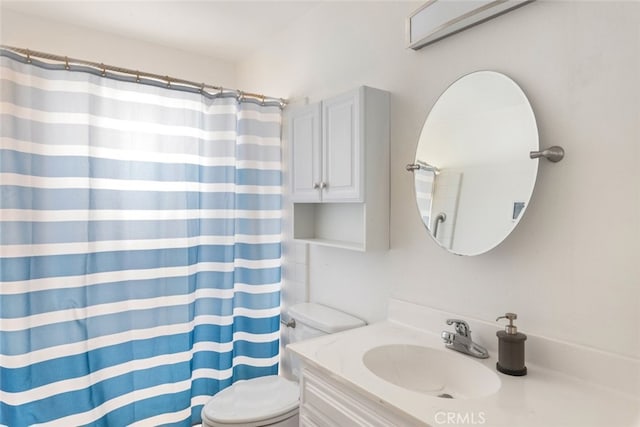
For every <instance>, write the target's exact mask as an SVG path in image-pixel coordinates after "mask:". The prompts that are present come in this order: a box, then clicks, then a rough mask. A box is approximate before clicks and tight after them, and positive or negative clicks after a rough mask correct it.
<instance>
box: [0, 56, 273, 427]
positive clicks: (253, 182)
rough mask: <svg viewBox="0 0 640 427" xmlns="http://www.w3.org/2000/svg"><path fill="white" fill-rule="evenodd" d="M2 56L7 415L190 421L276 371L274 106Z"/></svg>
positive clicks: (108, 421)
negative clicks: (231, 391)
mask: <svg viewBox="0 0 640 427" xmlns="http://www.w3.org/2000/svg"><path fill="white" fill-rule="evenodd" d="M0 54H1V55H0V61H1V63H0V78H1V79H2V80H1V99H0V103H1V104H0V106H1V109H0V118H1V122H0V125H1V129H0V138H1V139H0V141H1V143H0V191H1V193H0V197H1V198H0V243H1V246H0V269H1V270H0V279H1V283H0V424H3V425H8V426H11V427H14V426H15V427H17V426H27V425H54V426H65V427H66V426H79V425H93V426H132V425H142V426H155V425H165V424H169V425H172V424H175V425H183V426H184V425H190V424H192V423H194V422H199V420H200V410H201V409H202V405H203V404H204V403H205V402H206V400H207V399H208V398H209V397H210V396H211V395H213V394H215V393H216V392H217V391H219V390H221V389H222V388H224V387H226V386H228V385H230V384H231V383H233V382H234V381H236V380H239V379H246V378H251V377H255V376H261V375H267V374H275V373H277V362H278V330H279V311H280V310H279V305H280V250H281V243H280V242H281V234H280V221H281V195H280V191H281V168H280V119H281V112H280V108H279V107H278V106H261V105H257V104H251V103H242V104H238V103H237V101H236V99H235V98H215V97H208V96H206V95H202V94H199V93H198V92H197V91H195V93H189V92H184V91H176V90H170V89H166V88H163V87H156V86H153V85H150V84H147V85H145V84H137V83H135V82H131V81H124V78H122V79H120V80H118V79H111V78H103V77H101V76H100V75H96V74H95V73H90V72H82V71H77V72H74V71H66V70H64V69H60V67H57V66H53V65H50V64H45V63H37V61H35V60H34V61H33V64H27V63H26V61H25V60H23V59H21V58H20V57H18V56H16V55H14V54H13V53H11V52H8V51H6V50H2V51H1V52H0ZM98 74H99V73H98Z"/></svg>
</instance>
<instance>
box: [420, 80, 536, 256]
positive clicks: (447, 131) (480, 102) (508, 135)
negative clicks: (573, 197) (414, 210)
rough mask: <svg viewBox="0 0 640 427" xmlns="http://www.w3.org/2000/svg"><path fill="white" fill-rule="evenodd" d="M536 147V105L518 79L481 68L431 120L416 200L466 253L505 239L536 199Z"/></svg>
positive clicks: (445, 241)
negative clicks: (532, 104)
mask: <svg viewBox="0 0 640 427" xmlns="http://www.w3.org/2000/svg"><path fill="white" fill-rule="evenodd" d="M534 150H538V130H537V127H536V121H535V117H534V115H533V110H532V109H531V106H530V104H529V101H528V100H527V97H526V96H525V94H524V93H523V92H522V90H521V89H520V87H519V86H518V85H517V84H516V83H515V82H513V80H511V79H510V78H509V77H507V76H505V75H503V74H500V73H497V72H493V71H479V72H475V73H471V74H468V75H466V76H464V77H462V78H460V79H459V80H457V81H456V82H454V83H453V84H452V85H451V86H449V88H448V89H447V90H446V91H445V92H444V93H443V94H442V95H441V96H440V98H439V99H438V101H437V102H436V104H435V105H434V106H433V108H432V109H431V112H430V113H429V116H428V117H427V120H426V121H425V124H424V127H423V129H422V133H421V135H420V140H419V142H418V148H417V150H416V158H415V162H414V164H415V166H414V182H415V196H416V202H417V205H418V210H419V212H420V216H421V218H422V221H423V222H424V224H425V226H426V228H427V229H428V230H429V234H430V235H431V237H433V238H434V240H435V241H436V242H437V243H438V244H439V245H440V246H442V247H443V248H445V249H447V250H449V251H450V252H453V253H455V254H459V255H478V254H481V253H484V252H486V251H488V250H490V249H492V248H493V247H495V246H497V245H498V244H500V242H502V241H503V240H504V239H505V238H506V237H507V236H508V235H509V233H511V231H512V230H513V229H514V228H515V226H516V225H517V223H518V222H519V221H520V219H521V218H522V215H523V213H524V211H525V210H526V208H527V205H528V203H529V200H530V198H531V194H532V192H533V187H534V185H535V180H536V175H537V170H538V160H537V159H533V160H532V159H530V158H529V152H530V151H534Z"/></svg>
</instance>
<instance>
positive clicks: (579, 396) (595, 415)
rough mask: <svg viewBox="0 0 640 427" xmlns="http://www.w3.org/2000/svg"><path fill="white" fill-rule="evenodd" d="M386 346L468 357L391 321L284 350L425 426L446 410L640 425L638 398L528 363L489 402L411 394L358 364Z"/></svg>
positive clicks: (543, 421)
mask: <svg viewBox="0 0 640 427" xmlns="http://www.w3.org/2000/svg"><path fill="white" fill-rule="evenodd" d="M388 344H410V345H419V346H426V347H432V348H436V349H440V350H442V351H451V352H452V357H469V358H471V356H465V355H461V354H460V353H456V352H454V351H452V350H448V349H446V348H445V347H444V344H443V343H442V341H441V339H440V337H439V336H438V335H437V334H434V333H430V332H426V331H421V330H417V329H414V328H412V327H407V326H404V325H402V324H399V323H395V322H393V321H383V322H379V323H375V324H372V325H369V326H365V327H362V328H358V329H352V330H348V331H344V332H340V333H337V334H332V335H327V336H322V337H318V338H313V339H310V340H306V341H302V342H298V343H294V344H289V345H288V346H287V349H288V350H290V351H292V352H293V353H295V354H297V355H298V356H300V357H301V358H302V360H303V361H304V362H307V363H309V364H311V365H313V366H316V367H318V368H320V369H322V370H324V371H326V372H327V373H329V374H330V375H331V376H332V377H333V378H335V379H336V380H338V381H339V382H341V383H343V384H345V385H346V386H348V387H351V388H352V389H354V390H355V391H357V392H359V393H360V394H363V395H364V396H367V397H369V398H370V399H372V400H373V401H375V402H377V403H380V404H382V405H383V406H385V407H387V408H389V409H391V410H392V411H393V412H396V413H398V414H402V415H404V416H408V417H409V418H412V419H416V420H419V421H420V422H422V423H424V424H426V425H432V426H437V425H442V422H439V420H441V419H442V418H441V417H440V418H438V419H436V416H439V415H438V414H442V413H443V412H444V413H456V414H461V415H462V416H463V417H464V416H466V417H467V419H472V418H473V417H474V416H475V417H476V419H477V420H482V421H483V424H484V425H486V426H505V427H506V426H509V427H515V426H517V427H527V426H531V427H534V426H535V427H538V426H541V425H543V426H563V427H565V426H566V427H574V426H575V427H601V426H603V425H608V426H617V427H637V426H640V401H639V400H638V399H637V398H636V397H635V396H628V395H625V394H623V393H621V392H612V391H611V390H609V389H607V388H604V387H598V386H596V385H593V384H589V383H585V382H584V381H581V380H580V379H579V378H575V377H571V376H568V375H565V374H562V373H560V372H556V371H551V370H549V369H545V368H542V367H539V366H536V365H533V364H530V363H528V362H527V369H528V375H526V376H524V377H512V376H509V375H504V374H501V373H498V376H499V378H500V381H501V387H500V389H499V390H498V391H497V392H496V393H494V394H491V395H489V396H484V397H478V398H472V399H442V398H438V397H433V396H430V395H426V394H423V393H420V392H415V391H410V390H407V389H404V388H401V387H398V386H396V385H394V384H392V383H389V382H387V381H385V380H383V379H381V378H379V377H377V376H376V375H375V374H373V373H372V372H370V371H369V370H368V369H367V368H366V367H365V365H364V363H363V362H362V357H363V355H364V353H366V352H367V351H368V350H370V349H372V348H374V347H378V346H381V345H388ZM471 359H472V360H474V361H476V362H477V363H481V364H483V365H485V366H487V367H488V368H490V369H492V370H494V371H495V364H496V354H495V353H494V352H491V353H490V357H489V358H488V359H484V360H482V359H474V358H471Z"/></svg>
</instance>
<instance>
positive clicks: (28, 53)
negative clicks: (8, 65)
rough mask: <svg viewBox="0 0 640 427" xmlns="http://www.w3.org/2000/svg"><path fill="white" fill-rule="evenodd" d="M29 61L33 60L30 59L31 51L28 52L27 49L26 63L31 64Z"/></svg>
mask: <svg viewBox="0 0 640 427" xmlns="http://www.w3.org/2000/svg"><path fill="white" fill-rule="evenodd" d="M31 62H33V61H32V60H31V52H29V49H27V64H31Z"/></svg>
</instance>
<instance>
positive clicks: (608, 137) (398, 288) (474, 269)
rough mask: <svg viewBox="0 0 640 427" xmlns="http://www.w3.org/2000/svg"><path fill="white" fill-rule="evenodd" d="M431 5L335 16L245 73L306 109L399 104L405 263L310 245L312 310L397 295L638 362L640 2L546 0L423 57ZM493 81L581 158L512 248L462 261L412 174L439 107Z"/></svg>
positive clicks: (543, 167)
mask: <svg viewBox="0 0 640 427" xmlns="http://www.w3.org/2000/svg"><path fill="white" fill-rule="evenodd" d="M419 4H420V3H402V2H356V3H345V2H327V3H324V4H322V5H321V6H319V7H317V8H316V9H314V10H313V11H312V12H311V13H310V14H308V15H307V16H306V17H305V18H304V19H302V20H300V21H298V22H295V23H293V24H292V25H291V26H290V27H288V28H286V29H284V30H283V31H282V33H281V34H280V35H279V36H278V37H277V39H276V40H273V42H272V43H271V44H270V45H269V47H268V48H266V49H263V50H262V51H260V52H259V53H258V54H256V55H254V56H253V57H251V58H250V59H249V60H247V61H245V62H243V63H241V64H240V65H239V75H238V82H239V85H240V86H244V87H251V88H254V89H255V90H258V91H261V92H264V93H269V94H275V95H279V96H288V97H293V98H294V99H296V100H298V101H299V100H300V99H302V98H303V97H309V99H310V100H311V101H317V100H319V99H322V98H323V97H326V96H331V95H335V94H338V93H340V92H342V91H345V90H349V89H351V88H353V87H356V86H358V85H363V84H365V85H369V86H374V87H378V88H381V89H386V90H388V91H390V92H391V94H392V98H391V109H392V114H391V201H390V202H391V250H389V251H388V252H384V253H366V254H362V253H357V252H349V251H345V250H339V249H333V248H323V247H313V246H312V247H311V248H310V251H309V258H308V260H307V262H308V265H309V285H310V299H311V300H314V301H318V302H323V303H325V304H328V305H332V306H335V307H339V308H342V309H344V310H346V311H349V312H352V313H354V314H358V315H360V316H362V317H364V318H366V319H367V320H369V321H375V320H379V319H382V318H384V317H385V315H386V301H387V298H388V297H389V296H393V297H396V298H399V299H403V300H407V301H412V302H415V303H419V304H423V305H426V306H431V307H435V308H439V309H442V310H445V311H451V312H456V313H459V314H460V315H461V316H463V317H466V318H468V319H473V318H476V319H483V320H488V321H493V320H494V319H495V318H496V317H497V316H498V315H501V314H503V313H504V312H506V311H515V312H517V313H518V315H519V317H520V319H519V322H518V323H519V325H520V328H521V330H522V331H524V332H525V333H526V332H530V333H535V334H538V335H542V336H546V337H549V338H554V339H557V340H566V341H570V342H572V343H578V344H583V345H586V346H590V347H594V348H598V349H603V350H607V351H610V352H613V353H618V354H622V355H627V356H631V357H634V358H640V166H639V165H640V129H639V126H640V125H639V123H640V77H639V76H640V25H638V23H639V22H640V3H637V2H606V3H601V2H544V1H538V2H534V3H532V4H529V5H527V6H525V7H523V8H521V9H518V10H516V11H513V12H511V13H508V14H506V15H504V16H501V17H498V18H496V19H495V20H492V21H490V22H488V23H485V24H482V25H480V26H478V27H475V28H472V29H470V30H468V31H465V32H463V33H460V34H457V35H455V36H453V37H450V38H448V39H445V40H442V41H440V42H438V43H436V44H434V45H432V46H429V47H426V48H424V49H422V50H421V51H418V52H414V51H410V50H407V49H405V47H404V25H405V23H404V18H405V17H406V16H407V14H409V13H410V12H412V11H413V10H414V9H415V8H416V7H417V6H418V5H419ZM482 69H491V70H496V71H500V72H503V73H505V74H507V75H509V76H510V77H511V78H513V79H514V80H515V81H516V82H517V83H519V84H520V85H521V87H522V88H523V90H524V91H525V93H526V94H527V95H528V97H529V99H530V101H531V103H532V106H533V109H534V111H535V113H536V116H537V120H538V127H539V132H540V138H541V145H542V146H550V145H562V146H564V148H565V149H566V151H567V156H566V158H565V160H564V161H563V162H561V163H558V164H551V163H549V162H541V164H540V170H539V175H538V181H537V187H536V189H535V191H534V196H533V199H532V201H531V203H530V205H529V207H528V210H527V212H526V214H525V216H524V218H523V220H522V221H521V222H520V224H519V226H518V227H517V228H516V230H515V231H514V232H513V233H512V234H511V235H510V236H509V237H508V238H507V240H506V241H505V242H504V243H502V244H501V245H500V246H498V247H497V248H496V249H494V250H492V251H491V252H489V253H486V254H484V255H480V256H477V257H458V256H453V255H450V254H448V253H446V252H445V251H443V250H442V249H440V248H439V247H437V245H436V244H435V243H433V242H432V241H431V240H430V238H429V237H428V236H427V234H426V231H425V230H424V229H423V226H422V224H421V222H420V218H419V216H418V213H417V209H416V207H415V201H414V198H413V195H412V189H413V187H412V183H411V181H412V176H411V174H409V173H407V172H405V170H404V166H405V164H407V163H410V162H411V161H412V160H413V158H414V154H415V148H416V143H417V141H418V136H419V133H420V130H421V128H422V125H423V122H424V119H425V117H426V115H427V113H428V111H429V109H430V108H431V106H432V105H433V103H434V102H435V100H436V99H437V97H438V96H439V95H440V93H441V92H442V91H443V90H444V89H445V88H446V87H447V86H448V85H449V84H450V83H451V82H453V81H454V80H455V79H456V78H458V77H460V76H461V75H464V74H466V73H469V72H471V71H475V70H482ZM291 247H292V248H295V245H292V246H291ZM290 250H291V251H293V252H295V251H294V250H292V249H290ZM297 283H300V281H298V282H297ZM289 294H290V295H296V296H298V297H300V296H301V295H304V292H298V291H295V292H291V291H289ZM443 326H444V325H443Z"/></svg>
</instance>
